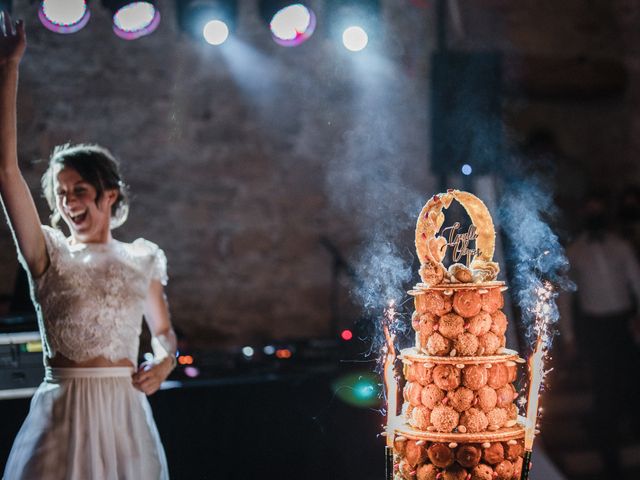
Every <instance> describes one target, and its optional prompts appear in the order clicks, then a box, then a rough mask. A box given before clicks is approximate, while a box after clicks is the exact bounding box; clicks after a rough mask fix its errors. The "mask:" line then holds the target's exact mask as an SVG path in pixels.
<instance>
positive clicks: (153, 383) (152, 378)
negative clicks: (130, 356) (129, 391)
mask: <svg viewBox="0 0 640 480" xmlns="http://www.w3.org/2000/svg"><path fill="white" fill-rule="evenodd" d="M173 367H174V362H173V360H172V359H171V357H165V358H163V359H162V360H151V361H149V362H144V363H142V364H141V365H140V367H138V371H137V372H136V373H134V374H133V386H134V387H135V388H137V389H138V390H140V391H141V392H143V393H145V394H146V395H151V394H153V393H155V392H157V391H158V389H159V388H160V385H161V384H162V382H164V381H165V380H166V379H167V377H168V376H169V374H170V373H171V371H172V370H173Z"/></svg>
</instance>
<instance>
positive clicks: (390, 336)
mask: <svg viewBox="0 0 640 480" xmlns="http://www.w3.org/2000/svg"><path fill="white" fill-rule="evenodd" d="M395 318H396V310H395V303H394V302H393V300H392V301H390V302H389V306H388V307H387V308H386V310H385V314H384V318H383V321H382V322H383V323H382V329H383V331H384V337H385V346H384V347H383V354H384V370H383V372H384V385H385V393H386V398H387V428H386V436H387V446H388V447H393V441H394V428H395V426H396V419H397V412H398V382H397V380H396V376H395V368H394V367H395V361H396V348H395V346H394V343H393V342H394V341H395V338H396V336H395V334H394V333H391V330H390V327H391V325H393V322H394V321H395Z"/></svg>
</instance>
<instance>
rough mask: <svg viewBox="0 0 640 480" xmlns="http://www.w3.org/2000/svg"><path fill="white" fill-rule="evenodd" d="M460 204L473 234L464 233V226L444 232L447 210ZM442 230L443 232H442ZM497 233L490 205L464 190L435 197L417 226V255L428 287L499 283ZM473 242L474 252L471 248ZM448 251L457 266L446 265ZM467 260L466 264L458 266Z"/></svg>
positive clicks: (469, 231)
mask: <svg viewBox="0 0 640 480" xmlns="http://www.w3.org/2000/svg"><path fill="white" fill-rule="evenodd" d="M453 200H456V201H457V202H458V203H460V205H462V207H463V208H464V209H465V211H466V212H467V214H468V215H469V218H470V219H471V223H472V224H471V226H470V227H469V230H467V232H464V233H460V232H459V229H460V223H459V222H456V223H454V224H453V225H452V226H450V227H445V228H442V225H443V224H444V221H445V215H444V212H443V209H445V210H446V209H448V208H449V206H450V205H451V202H452V201H453ZM441 229H442V231H441ZM495 236H496V233H495V229H494V226H493V220H492V219H491V214H490V213H489V210H488V209H487V207H486V205H485V204H484V203H483V202H482V200H480V199H479V198H478V197H476V196H475V195H472V194H471V193H468V192H463V191H461V190H447V192H446V193H440V194H438V195H434V196H433V197H432V198H431V199H430V200H429V201H428V202H427V203H426V205H425V206H424V207H423V208H422V211H421V212H420V216H419V217H418V222H417V224H416V251H417V253H418V258H419V259H420V277H421V278H422V281H423V282H424V283H425V284H427V285H428V286H433V285H438V284H441V283H480V282H487V281H492V280H495V279H496V277H497V276H498V272H499V271H500V268H499V267H498V264H497V263H496V262H494V261H493V252H494V250H495ZM471 242H473V243H474V248H471V247H470V245H471ZM447 247H451V248H452V249H453V250H452V259H453V261H454V262H455V263H453V264H452V265H451V266H450V267H449V268H448V269H447V268H446V267H445V266H444V265H443V263H442V261H443V260H444V258H445V256H446V253H447ZM463 257H466V260H465V263H466V265H464V264H462V263H458V262H459V261H460V260H461V259H462V258H463Z"/></svg>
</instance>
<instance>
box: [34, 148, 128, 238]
mask: <svg viewBox="0 0 640 480" xmlns="http://www.w3.org/2000/svg"><path fill="white" fill-rule="evenodd" d="M57 166H61V167H62V168H65V167H68V168H73V169H74V170H75V171H76V172H78V174H79V175H80V176H81V177H82V179H83V180H84V181H86V182H87V183H90V184H91V185H92V186H93V187H94V188H95V189H96V204H97V203H98V201H99V200H100V199H101V198H102V195H103V194H104V192H105V190H117V191H118V198H116V201H115V202H114V203H113V205H112V206H111V228H112V229H113V228H117V227H119V226H120V225H122V224H123V223H124V222H125V220H126V219H127V216H128V215H129V195H128V187H127V185H126V184H125V183H124V182H123V180H122V176H121V175H120V168H119V165H118V161H117V160H116V159H115V157H114V156H113V155H112V154H111V152H110V151H109V150H107V149H106V148H104V147H101V146H100V145H93V144H78V145H72V144H70V143H67V144H64V145H58V146H57V147H55V148H54V149H53V152H52V153H51V156H50V157H49V167H48V168H47V171H46V172H44V175H42V189H43V191H44V196H45V198H46V199H47V203H48V204H49V207H50V208H51V211H52V212H53V213H52V214H51V225H53V226H54V227H57V226H58V222H59V221H60V218H61V217H60V212H58V209H57V208H56V192H55V191H54V188H53V183H54V171H55V170H56V167H57Z"/></svg>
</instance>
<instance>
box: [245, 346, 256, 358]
mask: <svg viewBox="0 0 640 480" xmlns="http://www.w3.org/2000/svg"><path fill="white" fill-rule="evenodd" d="M254 353H255V352H254V350H253V348H251V347H243V348H242V354H243V355H244V356H245V357H253V354H254Z"/></svg>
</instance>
